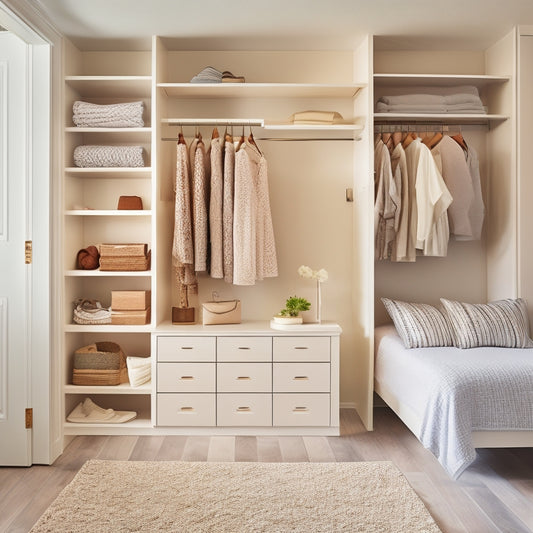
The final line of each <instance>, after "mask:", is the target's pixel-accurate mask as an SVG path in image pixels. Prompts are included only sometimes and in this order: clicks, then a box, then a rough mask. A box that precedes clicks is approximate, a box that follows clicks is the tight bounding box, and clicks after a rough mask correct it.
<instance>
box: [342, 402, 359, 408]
mask: <svg viewBox="0 0 533 533" xmlns="http://www.w3.org/2000/svg"><path fill="white" fill-rule="evenodd" d="M339 407H340V408H341V409H357V408H356V406H355V402H340V404H339Z"/></svg>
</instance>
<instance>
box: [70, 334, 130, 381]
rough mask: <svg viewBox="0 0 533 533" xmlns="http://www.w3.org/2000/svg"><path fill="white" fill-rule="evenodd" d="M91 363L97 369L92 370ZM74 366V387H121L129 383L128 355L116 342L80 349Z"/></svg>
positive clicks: (77, 351) (97, 343) (96, 344)
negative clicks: (122, 384)
mask: <svg viewBox="0 0 533 533" xmlns="http://www.w3.org/2000/svg"><path fill="white" fill-rule="evenodd" d="M91 363H94V365H93V366H94V367H96V368H90V366H91ZM106 363H107V364H106ZM74 366H75V368H74V369H73V370H72V383H73V385H90V386H92V385H120V384H121V383H127V382H128V369H127V366H126V355H125V354H124V352H123V351H122V348H121V347H120V346H119V345H118V344H117V343H115V342H95V343H94V344H89V345H88V346H83V347H82V348H79V349H78V350H76V352H75V354H74ZM76 367H78V368H76ZM88 367H89V368H88Z"/></svg>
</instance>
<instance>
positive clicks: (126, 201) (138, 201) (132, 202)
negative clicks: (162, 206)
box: [118, 196, 143, 211]
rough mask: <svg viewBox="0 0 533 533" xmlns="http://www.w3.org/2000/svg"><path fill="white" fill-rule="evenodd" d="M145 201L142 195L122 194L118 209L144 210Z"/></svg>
mask: <svg viewBox="0 0 533 533" xmlns="http://www.w3.org/2000/svg"><path fill="white" fill-rule="evenodd" d="M142 208H143V201H142V198H141V197H140V196H121V197H120V198H119V199H118V209H120V210H122V209H125V210H139V211H142Z"/></svg>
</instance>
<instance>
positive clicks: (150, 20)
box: [31, 0, 533, 50]
mask: <svg viewBox="0 0 533 533" xmlns="http://www.w3.org/2000/svg"><path fill="white" fill-rule="evenodd" d="M31 1H32V2H33V3H34V4H35V5H36V6H37V7H38V8H39V9H40V10H41V11H42V12H43V13H44V14H45V15H46V16H47V17H48V19H49V20H50V21H51V22H52V23H53V25H54V26H55V27H56V28H57V29H58V30H59V31H60V32H61V33H63V34H64V35H66V36H67V37H69V38H70V39H71V40H72V41H73V42H74V44H76V45H77V46H78V47H79V48H81V49H83V50H97V49H99V50H102V49H115V50H116V49H124V48H130V49H150V46H151V44H150V38H151V36H152V35H159V36H162V37H168V38H172V39H173V40H176V41H177V44H179V47H180V48H182V49H185V50H187V49H194V50H213V49H218V50H220V49H248V50H261V49H269V50H273V49H274V50H284V49H285V50H289V49H290V50H298V49H311V50H312V49H322V50H332V49H351V48H353V47H354V45H356V44H357V43H358V42H359V41H360V39H361V38H362V36H363V35H365V34H367V33H372V34H375V35H382V36H388V37H390V38H391V39H392V40H389V41H388V42H389V43H390V42H392V43H399V44H398V45H399V46H402V47H409V43H410V42H415V41H416V44H417V46H421V45H422V46H425V47H427V48H428V49H432V48H434V47H435V43H436V42H437V41H438V47H439V48H441V49H444V48H447V49H450V50H452V49H455V50H457V49H471V50H475V49H478V50H479V49H485V48H487V47H488V46H489V45H490V44H492V43H493V42H495V41H496V40H498V38H500V37H502V36H503V35H505V34H506V33H508V32H509V31H510V29H511V28H512V27H513V26H515V25H528V24H531V25H533V0H85V1H83V0H31Z"/></svg>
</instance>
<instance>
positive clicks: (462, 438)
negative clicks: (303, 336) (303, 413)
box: [374, 325, 533, 478]
mask: <svg viewBox="0 0 533 533" xmlns="http://www.w3.org/2000/svg"><path fill="white" fill-rule="evenodd" d="M375 347H376V348H375V371H374V372H375V381H376V384H377V388H382V389H384V390H387V392H388V393H389V395H392V397H393V398H395V399H396V400H397V401H398V402H399V403H400V404H402V405H405V406H406V407H407V408H408V409H409V410H410V411H411V412H412V413H413V414H414V415H415V416H416V417H417V418H418V422H419V424H417V427H416V428H414V431H415V434H416V436H417V437H418V439H419V440H420V441H421V442H422V444H423V445H424V446H425V447H426V448H428V449H429V450H430V451H431V452H432V453H433V454H434V455H435V456H436V457H437V459H438V460H439V462H440V463H441V464H442V466H443V467H444V468H445V469H446V471H447V472H448V473H449V474H450V476H452V477H453V478H457V477H458V476H459V475H460V474H461V473H462V472H463V471H464V469H465V468H467V467H468V465H470V464H471V463H472V462H473V461H474V459H475V449H474V446H473V443H472V437H471V434H472V431H480V430H481V431H482V430H533V349H513V348H493V347H482V348H471V349H468V350H461V349H459V348H454V347H439V348H415V349H406V348H405V347H404V346H403V343H402V341H401V339H400V337H399V335H398V334H397V332H396V329H395V328H394V326H392V325H390V326H380V327H378V328H376V331H375ZM411 429H413V426H412V425H411Z"/></svg>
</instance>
